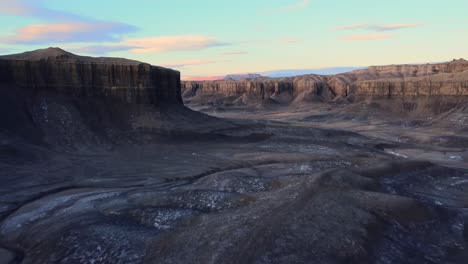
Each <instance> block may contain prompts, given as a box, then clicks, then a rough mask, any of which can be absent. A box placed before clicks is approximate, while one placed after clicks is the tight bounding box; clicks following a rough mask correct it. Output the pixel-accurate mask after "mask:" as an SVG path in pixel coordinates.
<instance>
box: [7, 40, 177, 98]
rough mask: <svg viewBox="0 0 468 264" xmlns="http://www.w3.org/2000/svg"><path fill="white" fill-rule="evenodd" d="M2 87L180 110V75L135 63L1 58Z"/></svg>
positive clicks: (59, 56)
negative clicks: (167, 105) (171, 107)
mask: <svg viewBox="0 0 468 264" xmlns="http://www.w3.org/2000/svg"><path fill="white" fill-rule="evenodd" d="M0 83H1V84H2V85H4V86H10V87H18V88H20V89H27V90H34V91H53V92H58V93H60V94H65V95H74V96H84V97H109V98H112V99H117V100H118V101H122V102H127V103H135V104H154V105H159V104H161V103H168V104H181V103H182V99H181V95H180V73H179V72H178V71H174V70H171V69H165V68H161V67H155V66H151V65H149V64H145V63H140V62H136V61H130V60H123V59H112V58H90V57H81V56H77V55H74V54H71V53H68V52H65V51H63V50H60V49H47V50H40V51H37V52H29V53H24V54H19V55H9V56H3V57H0Z"/></svg>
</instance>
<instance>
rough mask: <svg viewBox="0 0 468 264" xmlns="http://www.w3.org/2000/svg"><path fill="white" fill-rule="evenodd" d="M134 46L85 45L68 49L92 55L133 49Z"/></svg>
mask: <svg viewBox="0 0 468 264" xmlns="http://www.w3.org/2000/svg"><path fill="white" fill-rule="evenodd" d="M135 48H137V47H134V46H125V45H94V46H85V47H81V48H76V49H70V51H72V52H75V53H86V54H94V55H106V54H108V53H111V52H117V51H128V50H131V49H135Z"/></svg>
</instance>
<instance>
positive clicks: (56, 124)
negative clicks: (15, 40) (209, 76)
mask: <svg viewBox="0 0 468 264" xmlns="http://www.w3.org/2000/svg"><path fill="white" fill-rule="evenodd" d="M0 113H1V114H0V124H1V127H0V135H2V133H6V134H8V135H14V136H19V137H21V138H24V139H27V140H32V141H34V142H36V143H47V144H49V145H53V146H60V147H72V148H75V147H77V146H83V145H86V146H90V145H91V146H93V145H96V144H101V143H102V144H112V143H125V142H135V141H137V142H142V141H145V142H146V141H148V140H157V138H158V137H159V136H160V135H161V134H162V133H164V134H168V133H173V131H176V130H178V129H179V128H181V127H182V128H184V127H187V129H190V128H191V127H194V126H195V125H194V123H196V121H193V122H192V120H198V119H199V118H202V117H200V116H199V115H201V114H198V113H195V112H192V111H190V110H189V109H187V108H185V107H184V106H183V102H182V98H181V93H180V74H179V72H178V71H174V70H171V69H165V68H161V67H156V66H151V65H149V64H146V63H141V62H137V61H131V60H125V59H117V58H91V57H82V56H77V55H74V54H71V53H68V52H66V51H63V50H60V49H57V48H51V49H45V50H38V51H34V52H27V53H23V54H17V55H9V56H2V57H0ZM197 114H198V115H197ZM194 115H197V116H194ZM191 122H192V123H191Z"/></svg>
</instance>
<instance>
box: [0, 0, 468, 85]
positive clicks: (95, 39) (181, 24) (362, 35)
mask: <svg viewBox="0 0 468 264" xmlns="http://www.w3.org/2000/svg"><path fill="white" fill-rule="evenodd" d="M467 10H468V1H466V0H446V1H440V0H426V1H422V0H411V1H409V0H406V1H403V0H393V1H375V0H346V1H345V0H326V1H325V0H237V1H220V0H217V1H215V0H198V1H188V0H171V1H167V0H164V1H162V0H139V1H132V0H112V1H110V0H109V1H107V0H99V1H98V0H80V1H71V0H70V1H68V0H2V5H1V6H0V23H1V24H2V28H3V30H2V31H1V33H0V53H16V52H22V51H26V50H33V49H38V48H44V47H49V46H59V47H62V48H64V49H66V50H69V51H72V52H75V53H79V54H85V55H93V56H113V57H126V58H131V59H137V60H141V61H145V62H149V63H152V64H155V65H162V66H167V67H173V68H177V69H178V70H180V71H181V72H182V75H183V76H184V77H185V78H189V77H193V76H219V75H225V74H229V73H245V72H263V71H270V70H278V69H304V68H326V67H342V66H368V65H376V64H394V63H422V62H439V61H447V60H451V59H454V58H461V57H465V58H466V57H468V16H466V11H467Z"/></svg>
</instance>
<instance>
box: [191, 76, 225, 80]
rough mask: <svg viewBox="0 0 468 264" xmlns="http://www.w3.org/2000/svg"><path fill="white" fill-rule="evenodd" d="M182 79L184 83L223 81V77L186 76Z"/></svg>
mask: <svg viewBox="0 0 468 264" xmlns="http://www.w3.org/2000/svg"><path fill="white" fill-rule="evenodd" d="M182 79H183V80H184V81H216V80H222V79H224V76H187V77H183V78H182Z"/></svg>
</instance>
